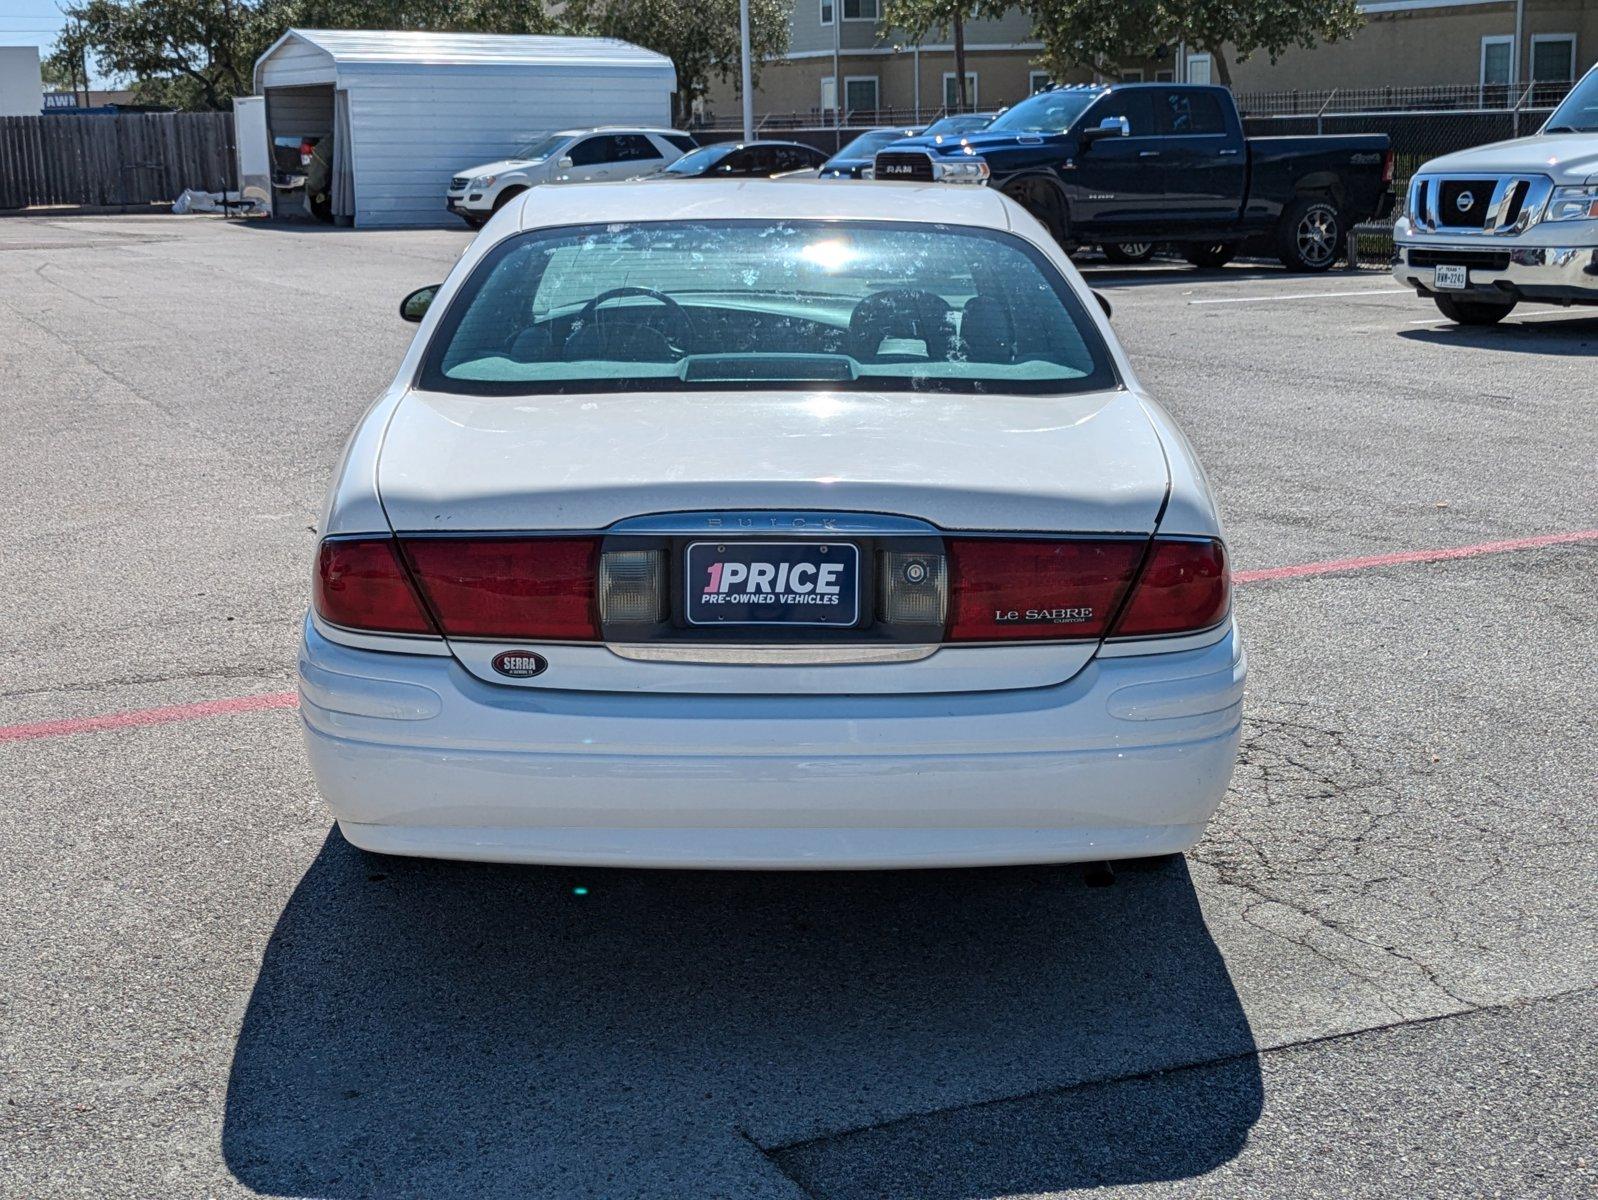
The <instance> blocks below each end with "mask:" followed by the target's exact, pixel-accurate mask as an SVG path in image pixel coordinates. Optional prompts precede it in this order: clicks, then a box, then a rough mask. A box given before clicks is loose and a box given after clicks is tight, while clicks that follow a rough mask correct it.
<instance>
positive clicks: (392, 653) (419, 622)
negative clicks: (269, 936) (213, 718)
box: [299, 182, 1244, 868]
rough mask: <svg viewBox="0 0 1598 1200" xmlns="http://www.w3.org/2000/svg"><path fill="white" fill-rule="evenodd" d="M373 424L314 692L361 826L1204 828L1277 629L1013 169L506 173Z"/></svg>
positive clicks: (433, 300) (1130, 851) (1168, 847)
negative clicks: (1262, 638)
mask: <svg viewBox="0 0 1598 1200" xmlns="http://www.w3.org/2000/svg"><path fill="white" fill-rule="evenodd" d="M424 306H425V315H424V316H422V317H421V326H420V328H419V330H418V331H417V334H416V338H415V341H414V343H413V344H412V346H411V349H410V352H409V353H408V354H407V355H406V358H405V361H404V363H403V364H402V365H401V367H400V370H399V374H398V376H397V377H396V378H395V380H394V383H393V385H392V386H391V387H390V388H389V389H388V391H387V392H386V393H385V394H384V395H383V397H382V398H381V399H380V400H379V401H378V402H377V403H376V404H375V405H374V406H373V407H372V408H371V410H370V411H369V412H367V414H366V416H365V417H364V418H363V419H362V421H361V423H360V425H359V427H358V428H357V429H356V431H355V433H354V435H353V436H352V437H351V439H350V442H349V445H348V447H347V449H346V452H345V455H344V461H343V464H342V465H341V467H340V468H339V472H338V477H337V480H336V481H335V483H334V485H333V489H332V494H331V497H330V499H329V503H328V509H327V513H326V517H325V521H324V523H323V526H322V529H323V534H324V536H323V539H322V541H321V544H320V546H319V549H318V554H317V559H316V568H315V573H314V583H313V590H314V603H313V605H312V609H311V612H310V614H309V616H308V618H307V620H306V623H305V640H304V646H303V650H302V652H301V657H300V664H299V675H300V691H301V698H302V704H301V712H302V714H303V717H304V723H305V731H306V739H307V743H308V745H309V750H310V758H311V763H312V766H313V768H314V770H315V774H316V778H317V782H318V784H319V785H320V787H321V790H322V793H323V795H324V796H325V797H326V798H327V801H328V803H329V805H330V806H331V807H332V809H333V811H334V813H335V814H336V815H337V817H338V821H339V825H340V827H341V828H342V830H343V832H344V835H345V837H347V838H348V839H349V840H350V841H351V842H353V843H354V844H355V845H357V846H360V847H363V848H365V849H367V850H371V851H378V852H383V853H390V854H412V855H424V856H434V857H445V858H466V859H486V860H500V861H514V862H538V863H566V864H614V865H634V866H656V867H738V868H744V867H774V868H792V867H908V866H946V865H961V864H973V865H974V864H1000V863H1029V862H1066V861H1074V860H1106V859H1117V858H1130V857H1140V856H1156V855H1162V854H1170V853H1173V852H1178V851H1181V850H1183V849H1185V848H1187V847H1190V846H1192V845H1193V844H1194V842H1196V841H1197V840H1198V838H1199V836H1200V834H1201V833H1202V832H1203V830H1204V826H1205V822H1206V821H1207V820H1208V819H1209V817H1210V815H1211V814H1212V813H1213V812H1214V810H1215V807H1216V805H1217V803H1218V802H1219V801H1220V799H1221V796H1222V794H1223V793H1224V791H1225V790H1226V786H1227V782H1228V780H1229V778H1230V776H1231V773H1232V767H1233V762H1234V759H1235V756H1236V751H1237V744H1238V734H1239V722H1240V712H1241V707H1242V695H1243V677H1244V656H1243V651H1242V648H1241V646H1240V644H1239V640H1238V634H1237V629H1236V626H1235V624H1234V621H1233V617H1232V605H1231V588H1230V579H1229V574H1228V568H1227V554H1226V548H1225V545H1224V543H1223V541H1222V538H1221V530H1220V526H1219V523H1218V521H1217V517H1216V512H1215V506H1214V503H1213V501H1212V500H1211V497H1210V493H1209V490H1208V488H1207V486H1206V483H1205V480H1204V475H1203V473H1202V471H1201V470H1200V468H1199V466H1198V463H1197V462H1196V461H1195V459H1194V456H1193V451H1192V449H1191V447H1190V446H1189V445H1188V443H1187V441H1186V440H1185V439H1184V438H1183V436H1182V434H1181V433H1180V432H1179V431H1178V430H1177V428H1176V426H1175V425H1174V424H1173V423H1172V421H1171V418H1170V417H1169V416H1168V415H1167V414H1166V413H1165V411H1164V410H1163V409H1161V408H1160V407H1159V406H1158V405H1157V404H1156V403H1155V402H1154V401H1153V400H1151V399H1150V398H1149V397H1148V396H1147V395H1146V394H1145V393H1144V392H1143V390H1142V388H1141V387H1140V386H1139V384H1138V382H1137V380H1136V378H1135V377H1134V375H1133V372H1132V368H1131V366H1130V364H1129V363H1128V361H1127V359H1126V356H1125V354H1124V353H1123V352H1122V350H1121V349H1120V347H1119V346H1118V345H1117V344H1116V341H1115V337H1114V335H1113V334H1112V333H1111V332H1110V327H1109V324H1108V322H1107V320H1106V319H1105V314H1104V313H1103V312H1102V311H1101V310H1100V306H1099V305H1098V304H1097V303H1095V297H1094V296H1093V294H1092V293H1091V292H1089V291H1088V289H1087V288H1086V286H1085V285H1084V284H1083V282H1082V280H1081V278H1080V277H1079V276H1078V275H1077V273H1076V271H1075V270H1074V269H1073V268H1072V266H1071V264H1070V262H1069V260H1068V259H1067V258H1066V256H1065V255H1064V254H1063V253H1062V252H1061V251H1060V249H1059V248H1058V247H1057V246H1056V245H1055V243H1054V242H1053V241H1052V240H1051V239H1050V237H1049V235H1048V234H1047V233H1046V232H1045V231H1044V229H1043V227H1042V226H1040V225H1039V224H1037V222H1035V221H1034V220H1033V219H1032V218H1031V217H1029V216H1027V215H1026V213H1025V212H1023V211H1022V210H1021V209H1020V208H1019V207H1018V206H1016V205H1015V204H1014V203H1012V202H1011V201H1009V200H1007V199H1005V198H1004V197H1003V196H1000V195H997V194H995V193H992V192H989V191H987V190H985V189H980V188H949V187H941V186H936V185H929V186H925V187H916V186H913V185H905V186H898V185H881V186H875V187H864V188H839V187H836V186H832V185H828V184H825V183H816V182H791V183H788V182H778V183H772V182H760V183H755V184H747V183H732V182H728V183H709V184H706V185H704V186H703V187H695V188H691V189H684V188H681V187H677V186H674V185H672V184H669V183H666V184H650V183H641V184H639V183H634V184H608V185H574V186H570V187H566V188H560V189H555V190H553V191H540V192H539V193H538V194H537V203H536V204H531V203H528V202H526V201H525V200H523V201H519V202H516V203H512V204H511V205H508V206H507V207H506V208H505V209H504V210H503V211H502V212H501V213H500V214H499V215H498V216H496V217H495V218H494V220H493V221H492V222H490V223H489V225H488V227H487V228H486V230H485V231H484V232H483V233H482V234H481V235H479V237H478V238H477V240H476V242H475V243H474V244H473V245H472V246H471V248H470V249H469V250H468V251H467V252H466V254H465V255H464V256H463V257H462V258H461V260H460V261H459V263H458V264H457V265H456V267H455V269H454V270H453V271H452V272H451V273H450V276H449V278H448V279H447V280H446V281H445V282H444V283H443V284H442V285H440V286H439V287H438V288H437V289H436V292H433V291H432V290H431V289H424V290H423V291H422V292H421V293H417V294H414V295H413V296H412V297H409V298H407V308H408V309H409V310H410V315H412V316H413V317H414V316H416V315H418V314H419V313H420V312H421V310H422V309H423V307H424Z"/></svg>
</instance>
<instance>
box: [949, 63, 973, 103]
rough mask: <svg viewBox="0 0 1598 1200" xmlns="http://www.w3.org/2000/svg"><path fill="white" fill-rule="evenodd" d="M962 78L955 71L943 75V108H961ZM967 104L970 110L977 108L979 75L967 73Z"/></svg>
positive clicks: (971, 72)
mask: <svg viewBox="0 0 1598 1200" xmlns="http://www.w3.org/2000/svg"><path fill="white" fill-rule="evenodd" d="M959 80H960V77H959V76H958V75H956V74H955V73H954V72H953V71H945V72H944V73H943V107H944V108H948V109H956V108H959V107H960V82H959ZM965 102H966V106H967V107H969V108H975V107H976V106H977V73H976V72H975V71H967V72H966V73H965Z"/></svg>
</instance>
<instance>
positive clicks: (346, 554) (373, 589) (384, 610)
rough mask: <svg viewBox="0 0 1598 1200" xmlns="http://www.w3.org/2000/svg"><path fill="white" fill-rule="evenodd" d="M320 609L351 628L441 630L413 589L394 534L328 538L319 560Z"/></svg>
mask: <svg viewBox="0 0 1598 1200" xmlns="http://www.w3.org/2000/svg"><path fill="white" fill-rule="evenodd" d="M316 611H317V614H318V615H319V616H321V617H322V619H323V620H325V621H330V622H332V623H333V624H334V625H341V626H343V627H344V628H346V629H364V630H369V631H371V632H374V633H420V634H429V635H436V634H437V632H438V631H437V630H436V629H434V628H433V623H432V621H430V620H429V619H428V617H427V613H426V612H425V611H424V610H423V608H422V605H421V602H420V601H419V600H417V598H416V593H415V592H414V591H412V590H411V585H410V581H409V580H408V579H407V578H406V576H405V568H404V567H403V566H402V565H401V563H400V561H399V556H398V554H396V553H395V547H394V541H393V539H392V538H362V539H358V540H357V539H350V540H343V539H330V540H328V541H325V542H323V543H322V548H321V552H320V553H319V554H318V555H317V563H316Z"/></svg>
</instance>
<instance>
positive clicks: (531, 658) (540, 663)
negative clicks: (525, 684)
mask: <svg viewBox="0 0 1598 1200" xmlns="http://www.w3.org/2000/svg"><path fill="white" fill-rule="evenodd" d="M548 669H549V660H548V659H546V658H545V657H544V656H543V655H542V654H534V653H533V652H532V651H531V650H505V651H501V652H500V653H499V654H496V655H494V670H496V671H498V672H499V673H500V674H501V675H509V676H510V677H511V678H512V679H531V678H532V677H533V676H534V675H542V674H543V673H544V672H545V671H546V670H548Z"/></svg>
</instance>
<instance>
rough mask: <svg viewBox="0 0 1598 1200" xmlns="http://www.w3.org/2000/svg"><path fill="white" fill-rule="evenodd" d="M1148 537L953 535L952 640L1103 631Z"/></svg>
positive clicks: (1072, 635) (1091, 634) (1095, 635)
mask: <svg viewBox="0 0 1598 1200" xmlns="http://www.w3.org/2000/svg"><path fill="white" fill-rule="evenodd" d="M1147 545H1148V543H1147V542H1146V541H1144V540H1142V539H1135V540H1134V539H1128V540H1125V541H1011V540H1007V539H1001V538H951V539H950V540H949V544H948V549H949V627H948V633H947V637H948V640H949V641H951V642H994V641H1012V640H1017V639H1026V638H1034V639H1053V640H1060V639H1066V638H1098V637H1103V636H1104V631H1105V630H1106V629H1107V628H1108V627H1109V623H1110V619H1111V618H1112V617H1113V616H1115V613H1116V610H1117V609H1118V608H1120V605H1121V600H1122V598H1123V597H1124V596H1125V595H1126V589H1127V585H1128V584H1130V583H1131V581H1132V575H1133V573H1134V572H1135V571H1136V570H1137V565H1138V563H1139V561H1141V559H1142V557H1143V550H1144V548H1145V547H1146V546H1147Z"/></svg>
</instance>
